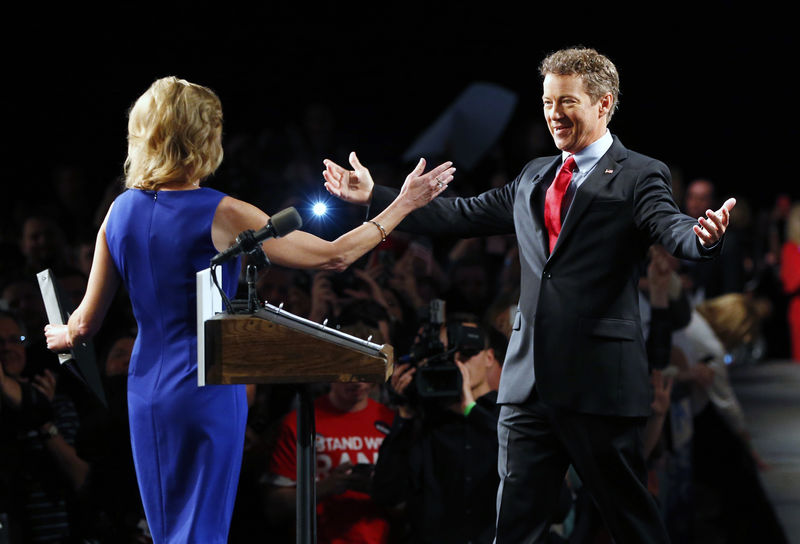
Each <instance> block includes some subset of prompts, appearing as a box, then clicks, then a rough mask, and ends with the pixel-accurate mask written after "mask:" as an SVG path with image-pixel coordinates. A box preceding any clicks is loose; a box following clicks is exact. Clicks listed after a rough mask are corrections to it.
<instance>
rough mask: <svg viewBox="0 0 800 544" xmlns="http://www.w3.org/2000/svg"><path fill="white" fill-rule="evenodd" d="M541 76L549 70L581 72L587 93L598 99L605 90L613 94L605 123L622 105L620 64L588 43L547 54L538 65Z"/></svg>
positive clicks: (568, 73)
mask: <svg viewBox="0 0 800 544" xmlns="http://www.w3.org/2000/svg"><path fill="white" fill-rule="evenodd" d="M539 73H540V74H541V75H542V77H545V76H546V75H547V74H555V75H559V76H571V75H578V76H581V79H582V80H583V85H584V87H585V88H586V94H588V95H589V97H591V99H592V100H594V101H595V102H597V101H598V100H600V98H602V97H603V95H605V94H606V93H611V95H612V96H613V97H614V104H613V105H612V106H611V109H610V110H608V115H607V116H606V123H608V122H609V121H611V116H612V115H614V112H615V111H616V110H617V107H618V105H619V74H618V73H617V67H616V66H614V63H613V62H611V60H609V59H608V57H606V56H605V55H601V54H600V53H598V52H597V51H595V50H594V49H590V48H588V47H573V48H569V49H562V50H560V51H556V52H555V53H551V54H550V55H548V56H547V57H546V58H545V59H544V60H543V61H542V64H541V65H540V66H539Z"/></svg>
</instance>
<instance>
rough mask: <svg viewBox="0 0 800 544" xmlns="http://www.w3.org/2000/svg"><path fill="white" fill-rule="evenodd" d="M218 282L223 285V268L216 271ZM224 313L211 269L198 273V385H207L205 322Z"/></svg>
mask: <svg viewBox="0 0 800 544" xmlns="http://www.w3.org/2000/svg"><path fill="white" fill-rule="evenodd" d="M216 274H217V282H218V283H219V284H220V285H222V268H221V267H218V268H217V269H216ZM220 312H222V296H221V295H220V294H219V290H217V286H216V285H214V280H213V279H212V278H211V269H210V268H206V269H205V270H201V271H200V272H198V273H197V385H198V386H201V387H202V386H204V385H205V384H206V364H205V363H206V338H205V330H206V327H205V322H206V320H207V319H211V318H212V317H214V316H215V315H216V314H218V313H220Z"/></svg>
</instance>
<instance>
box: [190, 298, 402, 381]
mask: <svg viewBox="0 0 800 544" xmlns="http://www.w3.org/2000/svg"><path fill="white" fill-rule="evenodd" d="M205 356H206V363H205V366H206V368H205V379H206V383H209V384H234V383H292V384H298V383H321V382H323V383H329V382H371V383H384V382H385V381H386V380H387V379H388V378H389V376H391V374H392V364H393V349H392V346H390V345H386V344H384V345H377V344H373V343H371V342H369V340H362V339H360V338H356V337H354V336H350V335H348V334H345V333H342V332H340V331H338V330H336V329H332V328H329V327H326V326H325V325H322V324H319V323H314V322H313V321H309V320H307V319H304V318H301V317H299V316H296V315H293V314H291V313H289V312H285V311H283V310H282V309H280V308H276V307H274V306H270V305H267V306H265V307H264V308H263V309H259V310H257V311H256V312H254V313H252V314H234V315H230V314H218V315H216V316H214V317H212V318H211V319H208V320H206V322H205Z"/></svg>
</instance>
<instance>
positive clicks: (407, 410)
mask: <svg viewBox="0 0 800 544" xmlns="http://www.w3.org/2000/svg"><path fill="white" fill-rule="evenodd" d="M416 371H417V368H416V367H415V366H412V365H410V364H409V363H403V364H400V365H397V366H396V367H395V368H394V373H393V374H392V378H391V380H390V381H389V385H390V386H391V388H392V390H393V391H394V392H395V393H397V394H398V395H400V396H401V397H402V396H403V395H405V394H406V391H407V390H408V386H409V385H411V382H412V380H413V379H414V374H415V373H416ZM397 412H398V414H400V417H404V418H406V419H409V418H412V417H414V410H413V409H412V408H411V407H409V406H408V405H407V404H400V405H399V406H398V408H397Z"/></svg>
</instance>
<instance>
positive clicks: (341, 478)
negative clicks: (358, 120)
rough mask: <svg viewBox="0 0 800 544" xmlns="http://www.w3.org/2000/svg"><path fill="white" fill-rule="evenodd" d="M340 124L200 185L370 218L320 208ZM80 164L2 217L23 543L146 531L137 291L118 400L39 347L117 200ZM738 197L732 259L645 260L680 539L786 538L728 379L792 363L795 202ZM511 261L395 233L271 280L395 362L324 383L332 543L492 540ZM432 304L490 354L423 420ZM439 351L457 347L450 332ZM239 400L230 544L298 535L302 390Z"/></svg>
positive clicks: (666, 461)
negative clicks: (367, 379) (367, 374)
mask: <svg viewBox="0 0 800 544" xmlns="http://www.w3.org/2000/svg"><path fill="white" fill-rule="evenodd" d="M331 116H332V114H331V112H330V111H329V110H327V109H325V108H323V107H320V106H313V107H309V108H308V110H307V112H306V117H305V119H304V121H303V122H301V123H298V124H297V125H292V126H290V127H287V128H286V130H285V131H284V133H282V134H278V133H277V132H276V131H264V132H263V133H260V134H257V135H236V134H231V135H227V136H226V142H225V162H224V163H223V166H222V168H221V169H220V170H219V172H218V173H217V174H216V175H215V176H214V177H213V178H212V179H210V180H208V182H207V184H208V185H210V186H212V187H214V188H217V189H219V190H222V191H224V192H227V193H228V194H231V195H233V196H237V197H239V198H242V199H243V200H246V201H249V202H252V203H254V204H256V205H258V206H259V207H261V208H262V209H263V210H265V211H266V212H267V213H270V214H272V213H275V212H277V211H279V210H281V209H283V208H285V207H287V206H295V207H296V208H297V209H298V211H300V212H301V215H302V216H303V218H304V220H305V223H306V224H305V226H304V229H306V230H309V231H311V232H314V233H315V234H317V235H319V236H322V237H325V238H328V239H332V238H333V237H335V236H337V235H338V234H340V233H342V232H344V231H347V230H349V229H350V228H352V227H353V226H355V225H357V224H360V223H361V222H362V221H363V220H364V219H366V214H367V210H366V209H365V208H360V207H356V206H349V205H345V204H342V203H337V202H336V201H330V200H329V201H328V204H329V209H328V214H327V215H326V216H324V217H315V216H313V215H311V214H310V213H309V211H308V210H309V208H310V205H311V204H312V203H313V201H314V200H315V199H316V198H319V197H323V198H324V197H325V193H324V191H323V190H322V177H321V170H322V159H323V158H331V159H334V160H339V161H341V160H342V159H343V158H344V157H346V155H347V152H348V151H350V150H349V149H341V148H339V147H338V146H339V144H338V143H337V142H338V141H339V140H338V139H337V134H336V132H335V129H334V127H335V124H334V120H333V119H332V118H331ZM530 131H531V132H530V134H529V135H528V137H527V138H517V139H515V140H514V141H515V145H516V146H518V147H516V148H509V147H507V146H503V145H497V146H495V148H493V149H492V150H490V151H489V152H488V153H487V154H486V156H485V158H484V159H483V160H482V161H481V162H480V164H479V165H478V166H476V167H475V168H473V169H472V170H471V171H469V172H464V173H461V172H459V175H457V177H456V180H455V182H454V183H453V184H452V185H451V189H449V190H448V193H450V195H451V196H454V195H463V196H470V195H473V194H477V193H478V192H481V191H483V190H486V189H489V188H491V187H493V186H498V185H501V184H503V183H506V182H509V181H511V179H512V178H511V176H513V175H514V173H515V171H514V169H513V165H515V164H516V162H517V160H518V155H526V156H528V157H531V158H532V157H534V156H536V155H540V154H545V153H546V154H551V151H549V150H548V149H546V148H545V149H542V148H541V146H540V145H538V144H537V142H539V141H540V139H539V138H536V137H535V134H536V128H535V127H532V128H530ZM520 140H522V141H523V142H525V145H522V144H520ZM362 158H363V159H364V162H365V163H367V166H368V167H369V168H370V170H371V172H372V174H373V176H374V177H375V180H376V182H377V183H379V184H384V185H393V186H399V184H400V183H401V181H402V179H403V176H404V174H403V172H404V171H405V167H406V165H404V164H401V163H400V161H397V162H396V163H392V162H391V161H386V160H382V161H380V162H378V163H373V164H369V163H368V160H367V158H366V157H364V156H363V155H362ZM428 158H429V160H430V161H431V163H433V161H434V160H435V157H428ZM443 158H445V159H446V158H447V157H443ZM456 166H458V165H456ZM670 166H672V167H673V178H674V179H673V182H674V185H673V191H674V196H675V199H676V202H678V203H679V205H681V207H682V208H683V210H684V211H685V212H686V213H687V214H689V215H691V216H694V217H699V216H701V215H704V213H705V210H706V209H709V208H710V209H717V208H718V207H719V204H720V202H719V200H718V196H723V195H724V196H729V195H728V194H727V193H728V191H727V190H726V182H725V180H714V179H713V178H710V179H683V178H682V176H681V173H680V167H679V165H670ZM84 168H85V167H84V166H82V165H63V166H61V167H59V168H58V169H56V170H55V171H54V172H53V173H52V179H51V180H50V181H51V182H52V186H51V187H50V188H49V189H48V190H42V191H41V194H39V195H37V197H36V198H23V199H16V200H8V199H6V200H5V201H4V202H3V204H2V207H3V214H2V224H1V225H0V227H1V228H2V230H0V244H2V251H1V252H0V255H2V257H0V305H2V307H1V308H0V310H2V311H0V363H2V365H1V366H0V385H1V386H2V407H1V408H0V433H2V434H1V436H0V516H3V517H2V525H3V527H5V528H6V529H0V531H2V530H7V531H8V537H9V538H10V540H9V541H10V542H83V541H88V542H147V541H148V540H149V539H148V536H147V535H148V533H147V525H146V521H145V520H144V515H143V513H142V510H141V504H140V503H139V500H138V490H137V484H136V480H135V475H134V470H133V465H132V460H131V454H130V445H129V437H128V430H127V425H128V423H127V416H126V400H125V375H126V370H127V362H128V360H129V358H130V353H131V350H132V347H133V342H134V340H135V337H136V330H135V320H134V319H133V316H132V314H131V308H130V303H129V302H128V300H127V295H126V293H124V292H120V293H119V294H118V296H117V298H116V299H115V301H114V303H113V306H112V310H111V312H110V313H109V316H108V318H107V320H106V322H105V324H104V326H103V328H102V330H101V332H100V334H98V336H97V337H96V338H95V340H94V343H93V346H92V349H93V352H94V354H95V357H96V362H97V365H98V369H99V373H100V375H101V379H102V383H103V386H104V391H105V396H106V402H107V404H106V405H103V404H102V403H100V402H99V401H98V399H96V398H95V397H94V396H92V394H91V393H90V392H89V391H88V390H87V389H86V387H85V386H84V385H83V384H82V383H81V382H80V381H79V380H78V379H76V378H75V376H74V375H72V374H71V373H70V372H69V371H68V370H66V369H65V368H64V367H59V365H58V360H57V357H56V356H55V355H54V354H52V353H50V352H48V351H47V350H46V348H45V343H44V336H43V333H42V330H43V327H44V325H45V323H46V322H47V317H46V315H45V313H44V307H43V304H42V300H41V296H40V294H39V287H38V284H37V281H36V273H37V272H40V271H42V270H45V269H50V270H52V272H53V274H54V276H55V277H56V279H57V281H58V282H59V285H60V287H61V288H62V290H63V292H64V294H65V296H66V298H67V299H68V300H67V304H72V305H76V304H77V303H78V302H79V301H80V299H81V297H82V296H83V292H84V290H85V288H86V282H87V278H88V273H89V270H90V266H91V260H92V254H93V249H94V243H95V239H94V236H95V233H96V231H97V228H98V227H99V224H100V221H101V220H102V218H103V217H104V216H105V212H106V211H107V209H108V206H109V204H110V202H111V201H112V200H113V198H114V197H115V196H116V195H117V194H119V192H120V191H121V190H122V184H121V182H120V181H118V180H110V182H109V183H108V186H107V188H105V192H103V190H102V189H100V190H98V189H97V188H96V187H94V186H92V185H91V184H90V183H89V181H88V178H87V176H86V172H85V170H84ZM718 193H722V195H720V194H718ZM736 196H737V197H738V200H739V201H738V203H737V206H736V209H735V213H734V214H733V216H732V223H731V226H730V229H729V231H728V233H727V234H726V236H725V242H724V244H725V245H724V249H723V251H722V253H721V256H720V258H718V259H716V260H714V261H711V262H708V263H702V264H697V263H688V262H686V263H684V262H679V261H676V260H674V259H672V258H669V257H666V256H664V255H662V254H661V253H660V252H659V250H658V248H654V249H653V251H652V252H651V255H652V257H651V259H650V261H649V262H646V263H642V270H641V272H642V284H641V285H642V303H641V307H642V318H643V322H644V323H646V324H647V325H648V326H647V327H646V330H647V331H648V334H649V337H648V345H649V346H650V347H652V349H651V351H650V353H651V356H652V358H653V361H651V363H652V367H653V384H654V391H655V396H654V405H653V408H654V416H653V418H652V420H651V422H650V423H651V425H650V426H649V427H648V430H649V431H652V432H651V433H650V435H649V438H650V439H649V440H648V441H646V446H647V447H648V448H649V450H648V451H649V460H650V463H651V469H652V470H651V482H650V488H651V491H652V492H653V493H654V494H655V495H656V496H657V497H658V498H659V502H660V504H661V505H662V508H663V512H664V516H665V519H667V524H668V527H669V529H670V532H671V535H672V536H673V539H674V541H675V542H688V541H691V539H692V538H693V537H694V538H700V537H699V536H698V535H703V539H702V540H701V541H702V542H733V541H738V540H737V538H738V539H745V540H743V541H750V542H753V541H770V542H773V541H779V540H769V538H767V537H764V538H759V535H761V536H763V535H766V534H769V535H773V534H774V535H780V527H779V526H778V524H777V521H776V520H775V519H774V514H773V513H772V512H771V508H770V506H769V504H768V501H767V500H766V498H765V497H763V492H762V491H760V487H759V484H758V478H757V472H756V471H757V470H759V469H763V468H764V467H765V463H764V462H763V461H762V460H761V459H760V457H759V456H758V454H757V452H755V451H753V450H752V448H750V445H749V442H748V438H747V437H748V435H747V429H746V424H745V423H744V421H745V417H744V415H743V414H741V410H740V408H739V407H738V403H737V402H736V399H735V395H734V394H733V391H732V389H731V388H730V386H729V383H728V378H727V371H726V367H728V366H730V365H731V364H757V363H758V362H759V361H761V360H765V359H793V360H794V361H797V362H800V330H799V327H800V203H798V202H792V201H791V199H790V197H789V196H788V195H781V194H779V195H775V199H774V202H772V203H770V205H769V206H767V207H763V206H754V205H751V204H750V202H749V201H748V199H747V198H746V196H744V195H736ZM179 235H180V233H176V236H179ZM518 259H519V256H518V254H517V247H516V243H515V239H514V237H513V236H495V237H487V238H482V239H469V240H453V239H426V238H422V237H419V236H410V235H404V234H403V233H402V232H399V231H397V232H394V233H392V235H391V236H390V237H389V238H388V239H387V240H386V241H385V242H383V243H382V244H381V245H379V246H378V247H377V248H376V249H375V250H374V251H372V252H371V253H369V254H368V255H367V256H366V257H364V258H363V259H361V260H360V261H359V262H357V263H356V264H355V265H353V266H352V267H351V268H350V269H349V270H348V271H346V272H344V273H329V272H316V273H313V274H312V273H309V272H305V271H295V270H288V269H282V268H279V267H275V266H273V267H271V268H269V269H263V270H261V271H259V275H258V284H257V288H258V294H259V298H260V299H261V300H262V301H266V302H269V303H271V304H275V305H277V304H281V303H282V304H283V305H284V308H285V309H286V310H288V311H290V312H292V313H295V314H297V315H299V316H302V317H307V318H309V319H311V320H313V321H317V322H322V321H323V320H326V319H327V320H328V324H329V325H330V326H337V327H339V328H341V330H343V331H346V332H348V333H350V334H353V335H355V336H359V337H361V338H367V337H369V336H371V337H372V338H373V342H378V343H383V342H385V343H389V344H391V345H393V346H394V350H395V354H396V355H398V362H397V365H396V372H395V376H394V377H393V378H392V380H391V381H390V383H387V384H384V385H367V384H329V385H325V384H320V386H319V387H318V388H317V389H318V391H317V402H316V405H315V406H316V411H317V430H318V439H317V453H318V465H319V466H318V476H319V481H318V492H317V493H318V501H319V504H318V516H319V534H320V541H321V542H345V541H346V542H426V541H431V542H491V527H492V526H493V520H494V510H493V509H494V501H495V496H494V492H495V489H496V483H497V480H496V479H497V475H496V472H495V468H496V459H494V458H493V457H492V451H496V436H494V433H493V429H494V426H493V425H495V426H496V417H497V416H496V413H495V412H494V403H493V401H492V398H493V397H492V392H493V391H496V389H497V379H496V376H497V375H499V373H500V371H501V365H502V360H503V354H504V349H505V341H506V340H507V339H508V336H509V335H510V332H511V328H512V324H513V321H514V317H515V312H516V301H517V297H518V293H519V260H518ZM243 277H244V276H243ZM242 287H243V290H242V293H241V296H244V294H245V292H246V289H244V284H243V282H242ZM665 293H666V298H664V295H665ZM726 295H727V296H728V297H727V298H726ZM730 295H735V297H733V298H731V297H730ZM654 297H655V298H654ZM659 297H660V298H659ZM655 299H658V300H655ZM438 300H442V301H444V306H445V308H446V321H447V324H453V325H454V324H462V325H465V326H474V327H476V328H477V329H479V330H480V331H481V338H482V339H483V346H482V347H481V348H472V347H471V348H469V349H466V348H465V349H462V350H460V351H459V352H458V353H457V355H455V356H454V360H453V361H451V363H452V364H453V365H455V366H456V367H457V368H458V369H459V372H460V375H461V376H462V381H463V383H464V385H463V391H462V395H461V398H460V399H456V400H453V401H452V402H451V403H449V404H447V405H444V404H442V405H440V406H438V407H437V408H430V407H426V408H422V407H420V406H419V405H416V406H415V405H414V403H413V400H410V399H409V398H410V397H411V395H410V394H409V393H410V391H411V390H412V388H413V386H412V385H410V384H412V383H413V380H414V376H413V375H414V370H415V369H414V368H413V367H414V365H413V364H409V363H408V362H406V361H407V359H402V358H400V357H401V356H404V355H407V354H410V353H412V352H413V351H414V346H415V345H418V344H419V337H420V330H421V328H422V329H424V327H425V326H426V323H427V322H428V319H429V309H430V308H431V302H432V301H438ZM714 304H716V306H715V305H714ZM720 308H721V309H720ZM662 310H663V311H664V312H661V311H662ZM737 312H738V314H737ZM734 314H736V315H741V319H740V320H739V321H738V322H737V323H731V319H728V320H727V321H726V320H723V319H719V316H720V315H725V316H728V317H729V318H730V316H731V315H734ZM445 329H447V327H445V328H443V329H442V330H445ZM441 340H442V342H443V343H444V344H447V343H448V342H451V343H452V342H453V339H452V338H448V337H447V335H443V336H442V338H441ZM668 368H670V369H671V370H669V371H667V370H666V369H668ZM248 400H249V403H250V415H249V419H248V428H247V435H246V442H245V446H244V447H245V457H244V463H243V467H242V472H241V480H240V485H239V496H238V497H237V505H236V510H235V514H234V520H233V527H232V531H231V542H280V541H285V542H290V541H292V531H293V530H294V495H293V493H294V487H293V485H294V480H293V474H294V470H295V466H294V464H293V463H294V453H295V451H294V439H295V436H296V434H295V433H296V426H295V425H294V423H293V422H294V413H293V410H294V409H295V408H296V406H295V404H294V403H295V390H294V389H293V388H292V387H291V386H287V385H258V386H249V387H248ZM709 407H710V408H709ZM690 420H691V423H692V424H689V423H690ZM720 426H722V427H723V428H724V429H727V430H728V431H730V432H723V433H721V431H720ZM720 433H721V434H720ZM698 444H702V447H701V446H698ZM721 444H725V445H726V446H725V447H726V448H727V449H726V450H725V452H726V453H725V455H723V454H720V456H719V457H716V458H714V459H709V458H708V457H709V455H708V453H709V451H710V449H709V448H712V447H713V446H715V445H716V447H722V446H721ZM493 448H494V450H493ZM736 448H739V449H738V450H737V449H736ZM698 450H701V451H698ZM732 451H736V452H738V453H737V455H738V456H736V457H735V459H734V455H733V454H731V452H732ZM703 452H704V453H706V454H707V455H705V456H702V455H699V453H703ZM401 453H402V454H401ZM726 456H727V459H728V462H726V463H722V462H721V461H720V459H721V458H722V457H726ZM717 473H718V474H717ZM726 484H727V485H726ZM745 493H746V496H744V497H743V496H742V495H743V494H745ZM754 497H755V498H754ZM759 501H760V502H759ZM753 504H756V506H755V507H754V506H753ZM746 505H749V508H750V511H749V512H750V513H749V515H747V516H744V517H748V518H749V519H751V520H753V519H756V520H759V528H758V531H759V532H757V533H750V532H749V531H751V530H752V527H751V526H748V525H747V524H743V523H742V521H743V520H742V516H739V515H738V514H739V513H740V512H744V511H745V510H744V509H745V507H746ZM562 506H563V508H562V509H561V510H562V515H561V517H560V519H558V520H554V527H553V533H552V539H553V541H554V542H565V541H568V542H602V541H603V538H604V536H603V530H602V523H601V522H600V521H599V519H598V518H597V514H596V513H595V512H594V511H593V507H592V504H591V500H590V499H588V498H587V497H585V496H584V495H583V494H582V493H581V486H580V478H579V477H578V475H576V474H574V473H573V472H570V473H568V474H567V477H566V478H565V486H564V493H563V505H562ZM754 510H755V511H756V513H755V514H754V513H753V511H754ZM437 525H438V528H437ZM441 529H446V531H445V533H446V534H444V535H440V534H439V533H437V531H441ZM770 531H773V532H772V533H771V532H770ZM434 534H436V535H438V536H435V537H434V536H432V535H434ZM745 537H746V538H745ZM776 538H779V537H776ZM281 539H282V540H281ZM427 539H430V540H427ZM448 539H449V540H448ZM0 541H2V538H0Z"/></svg>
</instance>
